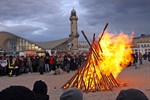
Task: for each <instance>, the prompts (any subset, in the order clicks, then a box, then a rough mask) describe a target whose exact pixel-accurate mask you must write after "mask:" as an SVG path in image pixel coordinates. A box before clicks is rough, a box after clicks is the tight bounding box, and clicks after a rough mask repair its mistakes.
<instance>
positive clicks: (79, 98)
mask: <svg viewBox="0 0 150 100" xmlns="http://www.w3.org/2000/svg"><path fill="white" fill-rule="evenodd" d="M60 100H83V94H82V92H81V90H79V89H78V88H69V89H67V90H65V91H64V92H63V94H62V95H61V96H60Z"/></svg>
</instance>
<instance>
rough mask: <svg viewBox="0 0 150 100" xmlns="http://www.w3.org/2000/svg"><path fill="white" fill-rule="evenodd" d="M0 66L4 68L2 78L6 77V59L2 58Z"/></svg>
mask: <svg viewBox="0 0 150 100" xmlns="http://www.w3.org/2000/svg"><path fill="white" fill-rule="evenodd" d="M0 65H1V67H2V73H1V74H2V76H5V75H6V66H7V60H6V58H5V57H2V60H1V61H0Z"/></svg>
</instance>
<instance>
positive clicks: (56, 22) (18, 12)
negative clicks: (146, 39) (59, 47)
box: [0, 0, 150, 41]
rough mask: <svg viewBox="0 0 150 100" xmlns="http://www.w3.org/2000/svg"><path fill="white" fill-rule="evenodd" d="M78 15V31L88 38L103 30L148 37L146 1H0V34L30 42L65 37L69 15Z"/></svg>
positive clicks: (148, 3) (149, 13) (149, 9)
mask: <svg viewBox="0 0 150 100" xmlns="http://www.w3.org/2000/svg"><path fill="white" fill-rule="evenodd" d="M73 7H74V9H75V10H76V12H77V16H78V33H79V34H80V38H79V40H83V39H84V38H83V35H82V34H81V30H84V31H85V33H86V34H87V36H88V37H89V38H90V37H91V36H92V34H93V33H96V35H97V36H98V34H100V33H101V32H102V29H103V27H104V26H105V24H106V23H107V22H108V23H109V26H108V27H107V31H109V32H111V33H119V32H124V33H126V34H130V33H131V32H135V36H140V34H150V0H0V31H7V32H11V33H14V34H16V35H19V36H21V37H24V38H27V39H30V40H33V41H50V40H57V39H61V38H65V37H68V36H69V34H70V20H69V17H70V13H71V10H72V9H73Z"/></svg>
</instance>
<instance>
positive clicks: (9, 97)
mask: <svg viewBox="0 0 150 100" xmlns="http://www.w3.org/2000/svg"><path fill="white" fill-rule="evenodd" d="M0 100H37V98H36V95H35V94H34V93H33V92H32V91H31V90H30V89H29V88H27V87H25V86H10V87H8V88H6V89H4V90H2V91H1V92H0Z"/></svg>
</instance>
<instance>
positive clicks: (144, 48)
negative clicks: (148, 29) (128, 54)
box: [132, 34, 150, 54]
mask: <svg viewBox="0 0 150 100" xmlns="http://www.w3.org/2000/svg"><path fill="white" fill-rule="evenodd" d="M132 44H133V47H132V50H133V52H134V53H136V52H137V53H142V54H148V53H149V52H150V35H146V34H141V36H140V37H135V38H134V39H133V42H132Z"/></svg>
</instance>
